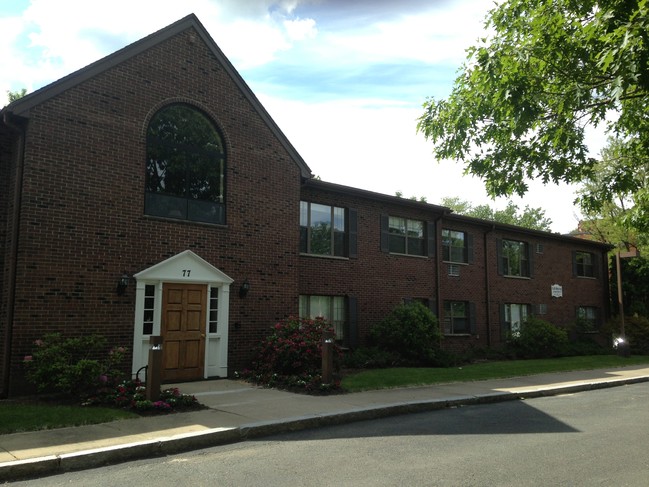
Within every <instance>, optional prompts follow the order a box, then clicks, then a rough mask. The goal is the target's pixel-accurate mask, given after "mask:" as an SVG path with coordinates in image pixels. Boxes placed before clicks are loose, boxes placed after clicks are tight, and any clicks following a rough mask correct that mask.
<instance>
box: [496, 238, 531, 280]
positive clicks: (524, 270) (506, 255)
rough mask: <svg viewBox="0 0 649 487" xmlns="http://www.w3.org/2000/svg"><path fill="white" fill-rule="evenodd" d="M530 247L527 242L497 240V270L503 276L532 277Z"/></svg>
mask: <svg viewBox="0 0 649 487" xmlns="http://www.w3.org/2000/svg"><path fill="white" fill-rule="evenodd" d="M530 261H531V256H530V247H529V244H528V243H527V242H520V241H517V240H499V242H498V271H499V273H500V274H502V275H504V276H513V277H532V272H531V265H530Z"/></svg>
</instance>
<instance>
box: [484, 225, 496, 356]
mask: <svg viewBox="0 0 649 487" xmlns="http://www.w3.org/2000/svg"><path fill="white" fill-rule="evenodd" d="M495 229H496V226H495V225H492V226H491V228H489V229H488V230H487V231H486V232H484V234H483V252H484V254H483V255H484V282H485V300H486V303H485V304H486V311H487V347H489V348H491V292H490V288H491V282H490V281H489V254H488V252H487V235H489V234H490V233H491V232H493V231H494V230H495Z"/></svg>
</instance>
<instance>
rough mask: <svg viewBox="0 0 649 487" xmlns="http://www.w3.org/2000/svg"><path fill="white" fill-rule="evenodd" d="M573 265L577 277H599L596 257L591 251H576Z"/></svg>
mask: <svg viewBox="0 0 649 487" xmlns="http://www.w3.org/2000/svg"><path fill="white" fill-rule="evenodd" d="M572 265H573V270H574V274H575V275H576V276H577V277H597V274H596V267H595V258H594V256H593V254H591V253H590V252H579V251H577V252H574V253H573V262H572Z"/></svg>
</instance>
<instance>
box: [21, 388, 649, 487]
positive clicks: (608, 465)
mask: <svg viewBox="0 0 649 487" xmlns="http://www.w3.org/2000/svg"><path fill="white" fill-rule="evenodd" d="M12 485H30V486H54V485H66V486H84V487H85V486H111V487H112V486H133V485H135V486H171V485H173V486H178V485H191V486H202V485H206V486H208V485H209V486H264V487H267V486H302V485H304V486H344V485H349V486H383V485H387V486H406V485H407V486H411V485H412V486H424V485H428V486H490V487H491V486H529V485H533V486H589V487H590V486H596V485H602V486H615V487H618V486H642V487H645V486H647V485H649V383H641V384H636V385H629V386H623V387H615V388H611V389H601V390H595V391H588V392H581V393H577V394H571V395H563V396H553V397H545V398H537V399H530V400H526V401H511V402H503V403H497V404H492V405H479V406H468V407H462V408H455V409H448V410H442V411H434V412H430V413H421V414H412V415H404V416H398V417H393V418H388V419H382V420H375V421H365V422H360V423H353V424H349V425H343V426H337V427H330V428H323V429H318V430H311V431H302V432H296V433H291V434H283V435H277V436H273V437H268V438H264V439H262V440H256V441H248V442H244V443H237V444H234V445H226V446H220V447H215V448H210V449H205V450H200V451H196V452H192V453H187V454H182V455H176V456H170V457H165V458H156V459H150V460H146V461H136V462H130V463H124V464H120V465H114V466H110V467H105V468H101V469H95V470H86V471H81V472H72V473H66V474H63V475H57V476H53V477H47V478H43V479H39V480H30V481H28V482H17V483H15V484H12Z"/></svg>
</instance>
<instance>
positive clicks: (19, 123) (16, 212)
mask: <svg viewBox="0 0 649 487" xmlns="http://www.w3.org/2000/svg"><path fill="white" fill-rule="evenodd" d="M2 121H3V123H4V124H5V125H6V126H7V127H9V128H10V129H12V130H13V131H14V132H16V133H17V134H18V151H17V154H16V177H15V180H14V202H13V205H14V206H13V214H12V224H13V225H12V232H11V249H10V251H9V276H8V277H9V278H8V279H7V283H8V289H7V321H6V326H5V330H4V351H3V359H4V363H3V369H2V370H3V381H2V383H3V389H2V391H0V397H3V398H6V397H7V396H8V395H9V381H10V378H11V373H10V370H11V351H12V347H11V342H12V340H13V323H14V302H15V299H16V273H17V271H16V269H17V266H18V237H19V234H20V232H19V229H20V214H21V203H22V189H23V165H24V160H25V132H26V130H25V122H26V120H25V119H24V118H21V117H17V116H15V115H14V114H13V113H12V112H8V111H7V112H4V114H3V117H2Z"/></svg>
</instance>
